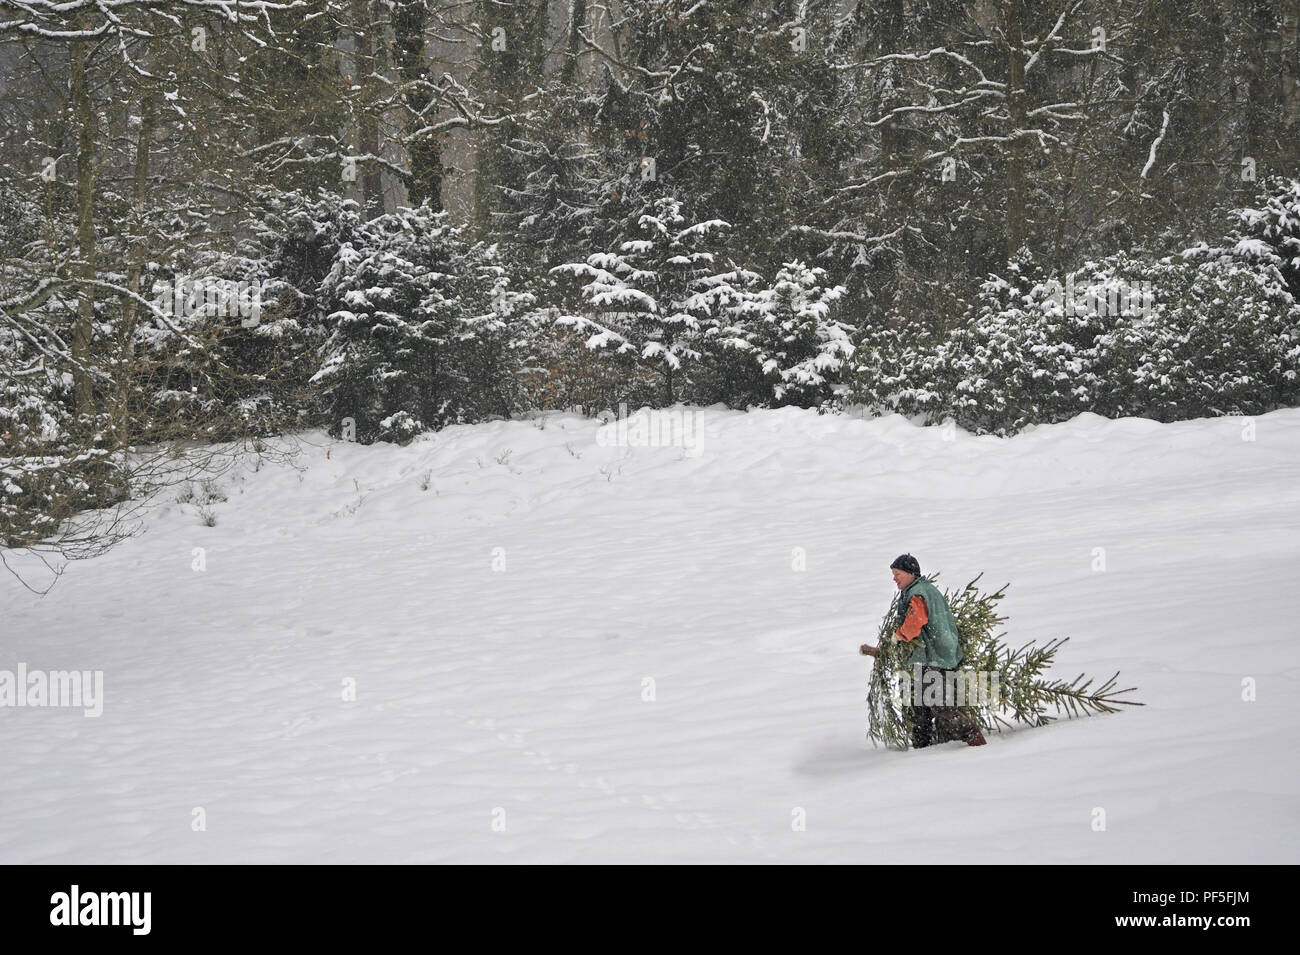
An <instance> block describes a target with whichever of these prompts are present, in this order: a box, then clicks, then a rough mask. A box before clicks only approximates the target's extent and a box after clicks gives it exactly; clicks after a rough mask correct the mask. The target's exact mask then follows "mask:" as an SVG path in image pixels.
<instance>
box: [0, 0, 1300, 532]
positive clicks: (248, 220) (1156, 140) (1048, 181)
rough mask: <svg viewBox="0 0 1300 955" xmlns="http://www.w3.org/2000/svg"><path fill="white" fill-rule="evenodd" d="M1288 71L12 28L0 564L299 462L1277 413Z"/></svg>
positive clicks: (103, 19) (233, 25)
mask: <svg viewBox="0 0 1300 955" xmlns="http://www.w3.org/2000/svg"><path fill="white" fill-rule="evenodd" d="M1298 62H1300V54H1298V53H1297V20H1296V11H1295V6H1294V4H1291V3H1287V2H1284V0H1276V2H1260V0H1249V2H1246V0H1242V2H1227V3H1224V2H1218V0H1216V2H1213V3H1197V4H1192V5H1190V6H1189V5H1188V4H1187V3H1185V2H1183V0H1177V2H1175V0H1156V2H1149V3H1142V4H1132V3H1125V2H1108V0H1061V2H1059V3H1054V4H1027V3H1023V2H1022V0H1001V2H992V0H989V2H969V0H951V2H949V0H929V2H904V0H803V2H794V0H754V2H747V0H730V2H727V3H720V2H709V0H697V2H690V3H686V2H675V0H625V2H611V3H595V2H590V0H519V2H496V0H492V2H486V0H485V2H477V0H475V2H471V3H463V2H456V3H441V2H438V0H412V2H401V0H385V2H374V0H290V2H283V3H275V2H262V0H253V2H241V3H233V2H227V0H178V2H176V3H172V4H167V5H158V4H153V3H146V2H133V0H117V2H115V3H113V4H112V5H111V6H106V5H102V4H99V3H96V2H93V0H74V2H66V3H59V4H51V3H44V2H19V0H5V2H4V3H2V4H0V69H2V74H0V76H2V79H0V83H2V84H3V85H2V87H0V96H2V99H3V104H4V109H3V121H2V126H3V147H2V155H0V159H2V160H3V166H2V167H0V209H2V210H3V212H2V214H0V376H2V377H0V388H2V389H3V391H2V392H0V424H2V433H3V436H4V450H3V459H2V473H3V475H4V482H3V485H0V537H2V538H3V540H4V541H5V542H6V543H7V544H8V545H9V546H11V547H15V546H16V547H23V546H25V545H28V544H31V543H36V542H49V541H51V540H55V539H57V538H58V537H59V535H60V533H62V534H63V535H64V537H65V541H64V545H65V546H64V547H63V551H64V553H65V554H75V553H93V552H94V550H95V548H94V546H93V545H94V542H95V540H96V539H97V538H98V537H99V536H100V535H101V534H103V535H104V536H107V537H108V538H111V537H112V534H111V533H105V532H104V530H103V529H102V528H101V529H99V530H86V529H84V528H83V529H82V530H80V531H78V532H76V533H69V532H67V531H66V530H64V531H62V532H61V531H60V528H63V527H65V526H66V525H65V522H66V520H67V519H68V518H69V517H72V516H74V515H76V514H78V513H82V512H84V510H85V509H86V508H88V507H92V508H103V507H105V506H106V505H112V504H114V503H115V502H121V501H123V500H126V499H129V498H130V497H131V496H132V495H133V494H136V493H139V492H141V491H143V490H144V489H145V488H146V487H147V486H148V485H149V483H150V480H151V479H152V478H153V476H154V474H153V472H152V471H150V472H149V473H148V474H147V475H142V474H141V473H140V470H139V468H138V466H132V465H131V464H129V463H128V462H127V460H126V455H125V452H126V451H127V449H130V448H135V447H143V446H148V447H159V446H163V445H170V444H175V443H177V442H191V441H211V440H234V439H255V438H258V437H263V436H267V435H270V434H275V433H280V432H283V431H285V430H292V429H297V428H303V427H325V428H327V429H328V430H329V431H330V432H331V433H332V434H334V435H336V436H340V435H346V436H347V437H349V438H355V440H357V441H359V442H362V443H370V442H373V441H390V442H404V441H408V440H410V439H411V438H412V437H413V436H414V435H416V434H419V433H422V432H425V431H428V430H436V429H439V428H442V427H444V426H445V425H447V424H449V423H453V422H456V423H472V422H477V421H486V420H493V419H496V418H501V417H506V418H508V417H510V416H513V415H519V414H526V413H529V412H533V411H537V410H544V409H565V408H573V407H579V406H580V407H582V408H584V409H587V411H588V412H598V411H600V410H604V409H616V408H617V407H618V406H619V405H621V404H626V405H627V406H628V407H631V408H636V407H642V406H651V407H659V406H667V405H671V404H673V403H675V402H689V403H693V404H703V405H708V404H714V403H719V402H721V403H723V404H724V405H726V406H728V407H733V408H745V407H754V406H758V407H779V406H784V405H796V406H800V407H818V408H824V409H829V410H834V409H840V408H845V407H855V408H856V407H866V408H870V409H873V410H874V411H876V412H887V411H893V410H897V411H900V412H902V413H905V414H909V415H920V416H921V420H924V421H928V422H934V423H938V422H942V421H945V420H949V419H951V420H952V421H953V422H954V423H955V424H956V425H958V426H961V427H964V428H968V429H970V430H973V431H975V432H992V433H998V434H1004V435H1005V434H1011V433H1014V432H1015V431H1016V430H1018V429H1020V428H1022V427H1023V426H1025V425H1026V424H1028V423H1033V422H1051V421H1061V420H1066V419H1068V418H1070V417H1072V416H1073V415H1076V414H1078V413H1079V412H1082V411H1091V412H1095V413H1098V414H1102V415H1106V416H1123V415H1137V416H1144V417H1150V418H1154V419H1156V420H1160V421H1171V420H1178V419H1183V418H1191V417H1199V416H1207V415H1220V414H1258V413H1262V412H1266V411H1268V410H1270V409H1273V408H1278V407H1286V406H1291V405H1294V404H1295V403H1296V399H1297V388H1300V385H1298V384H1297V378H1296V370H1297V367H1298V366H1300V311H1298V307H1297V296H1300V185H1298V184H1297V181H1296V178H1295V177H1296V175H1297V171H1298V166H1297V156H1298V151H1300V90H1298V88H1297V63H1298ZM167 473H168V474H171V473H172V472H171V471H168V472H167Z"/></svg>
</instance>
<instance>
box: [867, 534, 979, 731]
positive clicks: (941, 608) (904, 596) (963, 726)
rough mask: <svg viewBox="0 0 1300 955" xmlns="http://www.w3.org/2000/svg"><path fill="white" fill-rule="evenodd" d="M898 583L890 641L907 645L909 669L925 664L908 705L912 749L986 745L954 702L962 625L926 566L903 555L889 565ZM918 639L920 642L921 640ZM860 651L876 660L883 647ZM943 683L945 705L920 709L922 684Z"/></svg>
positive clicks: (905, 662)
mask: <svg viewBox="0 0 1300 955" xmlns="http://www.w3.org/2000/svg"><path fill="white" fill-rule="evenodd" d="M889 569H890V571H891V572H892V573H893V576H894V583H895V585H896V586H897V587H898V589H899V595H898V605H897V609H896V629H895V630H894V633H893V634H892V636H891V637H890V642H891V643H895V644H897V643H906V644H909V645H910V646H909V648H908V650H907V651H905V653H904V656H903V660H902V664H903V666H905V667H909V668H910V667H914V666H916V665H918V664H919V665H920V667H921V674H922V678H921V681H920V683H916V682H915V681H914V682H913V685H912V687H911V690H912V693H913V694H914V695H913V698H912V701H911V704H910V705H908V706H906V707H905V710H906V711H907V716H908V721H909V723H910V724H911V726H912V747H913V748H914V749H920V748H921V747H923V746H929V745H930V744H931V743H936V742H937V743H947V742H949V741H951V740H963V741H964V742H966V743H967V745H970V746H983V745H984V743H985V739H984V734H983V733H981V732H980V728H979V727H978V726H976V725H975V724H974V723H972V722H971V720H970V719H969V718H968V717H967V716H966V715H965V714H964V713H963V712H962V711H961V709H960V708H959V707H958V706H957V705H956V700H955V699H951V698H950V696H951V694H952V688H953V687H954V686H955V685H956V681H955V679H954V678H953V677H954V676H955V672H954V671H956V669H957V667H959V666H961V664H962V657H961V645H960V643H959V642H958V640H957V621H956V620H954V619H953V616H952V611H950V610H949V609H948V601H946V600H944V599H943V594H941V593H940V592H939V590H938V588H937V587H935V586H934V584H932V583H930V581H928V580H926V579H925V578H924V577H923V576H921V565H920V563H919V562H918V561H917V559H916V558H915V557H913V556H912V555H911V554H902V555H900V556H899V557H896V558H895V559H894V562H893V563H892V564H890V565H889ZM918 638H919V639H918ZM860 652H862V653H865V654H866V655H867V656H871V657H874V656H876V655H877V653H878V652H879V650H878V648H876V647H873V646H871V645H869V644H865V643H864V644H863V645H862V647H861V648H860ZM936 679H937V680H939V681H940V685H941V686H942V687H943V704H942V705H939V706H921V705H918V698H919V697H920V694H921V686H922V685H927V686H928V685H931V684H932V681H934V680H936ZM936 730H937V738H936Z"/></svg>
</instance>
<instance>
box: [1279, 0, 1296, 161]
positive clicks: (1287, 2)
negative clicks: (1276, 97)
mask: <svg viewBox="0 0 1300 955" xmlns="http://www.w3.org/2000/svg"><path fill="white" fill-rule="evenodd" d="M1283 6H1284V8H1285V9H1284V12H1283V14H1282V114H1283V120H1284V122H1285V123H1286V125H1287V127H1288V128H1293V127H1295V126H1297V125H1300V2H1297V0H1283ZM1292 143H1293V145H1292V157H1291V158H1295V155H1294V148H1295V147H1294V140H1292Z"/></svg>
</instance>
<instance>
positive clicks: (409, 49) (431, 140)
mask: <svg viewBox="0 0 1300 955" xmlns="http://www.w3.org/2000/svg"><path fill="white" fill-rule="evenodd" d="M428 19H429V9H428V7H427V6H426V5H425V0H402V2H400V3H398V4H397V6H396V7H395V8H394V10H393V35H394V39H395V40H396V43H395V46H396V48H397V66H398V70H399V71H400V72H401V74H402V79H403V81H405V82H406V83H407V84H409V85H410V88H409V89H408V90H407V91H406V93H405V94H404V96H403V99H404V100H405V102H406V108H407V109H408V110H409V111H410V115H409V117H408V120H407V125H406V132H407V141H406V159H407V163H408V165H409V167H410V170H411V174H410V176H409V177H407V178H406V191H407V194H408V196H409V197H410V200H411V204H412V205H416V206H418V205H419V204H420V203H422V202H426V201H427V202H428V203H429V207H430V208H431V209H433V211H434V212H441V211H442V210H443V205H442V143H441V142H439V140H438V138H437V136H436V135H435V134H433V133H425V134H423V135H417V134H418V132H419V130H420V129H422V128H423V127H425V126H428V125H429V122H430V120H431V117H430V116H428V115H427V114H426V113H425V110H426V109H428V107H429V103H430V102H431V101H432V99H433V95H432V93H431V92H430V91H429V90H428V88H427V87H425V86H423V85H416V84H423V83H425V82H427V79H428V76H427V73H426V70H425V67H424V30H425V26H426V24H427V22H428Z"/></svg>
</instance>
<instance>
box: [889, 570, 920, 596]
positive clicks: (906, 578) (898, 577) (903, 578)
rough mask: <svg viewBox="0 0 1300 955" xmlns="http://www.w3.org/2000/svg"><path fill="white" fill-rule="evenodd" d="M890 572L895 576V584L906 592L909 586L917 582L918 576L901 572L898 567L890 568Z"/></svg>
mask: <svg viewBox="0 0 1300 955" xmlns="http://www.w3.org/2000/svg"><path fill="white" fill-rule="evenodd" d="M889 572H890V573H891V574H893V575H894V583H895V584H897V585H898V589H899V590H906V589H907V585H908V584H910V583H911V582H912V581H914V580H916V574H909V573H908V572H907V571H905V570H899V569H898V568H897V567H891V568H889Z"/></svg>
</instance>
